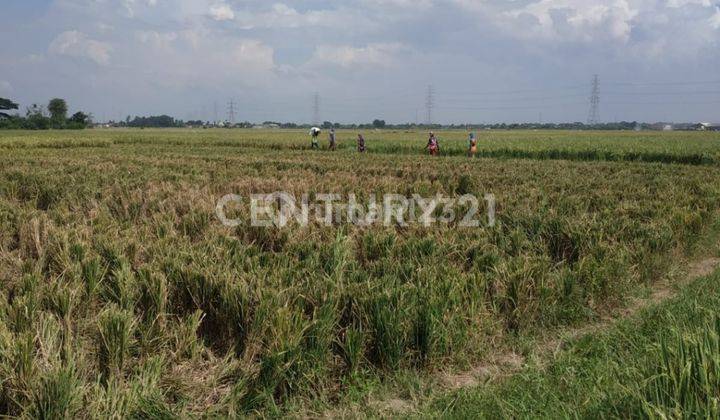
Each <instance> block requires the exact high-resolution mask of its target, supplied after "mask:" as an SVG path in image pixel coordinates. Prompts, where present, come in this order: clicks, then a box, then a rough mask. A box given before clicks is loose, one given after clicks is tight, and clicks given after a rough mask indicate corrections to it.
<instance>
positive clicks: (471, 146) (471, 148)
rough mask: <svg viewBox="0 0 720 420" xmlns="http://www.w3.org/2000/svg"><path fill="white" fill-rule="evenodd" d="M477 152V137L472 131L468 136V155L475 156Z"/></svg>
mask: <svg viewBox="0 0 720 420" xmlns="http://www.w3.org/2000/svg"><path fill="white" fill-rule="evenodd" d="M476 154H477V139H476V138H475V133H472V132H471V133H470V135H469V136H468V157H471V158H473V157H475V155H476Z"/></svg>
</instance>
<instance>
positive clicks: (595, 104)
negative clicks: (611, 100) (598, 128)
mask: <svg viewBox="0 0 720 420" xmlns="http://www.w3.org/2000/svg"><path fill="white" fill-rule="evenodd" d="M599 119H600V78H599V76H598V75H597V74H596V75H594V76H593V81H592V94H591V95H590V112H588V120H587V122H588V125H594V124H597V123H598V122H599Z"/></svg>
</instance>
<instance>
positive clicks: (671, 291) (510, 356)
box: [370, 257, 720, 415]
mask: <svg viewBox="0 0 720 420" xmlns="http://www.w3.org/2000/svg"><path fill="white" fill-rule="evenodd" d="M718 268H720V258H715V257H713V258H704V259H701V260H696V261H692V262H690V263H689V264H688V266H687V268H686V270H684V271H685V273H686V274H685V275H684V276H682V277H679V278H678V279H676V280H675V281H673V282H672V283H670V282H669V281H667V280H664V281H662V282H658V283H656V284H654V285H653V286H652V287H653V289H652V292H651V293H650V295H649V296H648V297H646V298H637V299H634V300H633V301H632V302H630V304H629V305H628V306H626V307H625V308H623V309H622V310H620V311H619V312H618V313H616V314H613V315H606V316H604V317H602V318H601V319H599V320H598V321H596V322H593V323H591V324H589V325H585V326H583V327H578V328H569V329H564V330H562V331H559V332H555V333H554V334H553V335H552V336H551V337H548V338H544V339H540V340H539V342H538V344H537V345H536V346H535V350H534V351H533V357H534V358H536V359H537V360H539V361H541V363H542V362H549V361H550V360H552V356H554V355H556V354H557V353H559V352H560V351H561V350H562V348H563V344H564V343H566V342H568V341H569V340H573V339H577V338H580V337H583V336H585V335H587V334H590V333H593V332H597V331H601V330H604V329H607V328H609V327H610V326H611V325H612V324H613V323H614V322H616V321H618V320H620V319H623V318H627V317H632V316H633V315H635V314H636V313H637V312H639V311H640V310H642V309H644V308H647V307H649V306H652V305H656V304H659V303H661V302H663V301H665V300H668V299H670V298H672V297H674V296H675V295H676V294H677V288H678V286H683V285H686V284H689V283H690V282H692V281H693V280H695V279H698V278H701V277H705V276H708V275H710V274H712V273H713V272H714V271H715V270H716V269H718ZM525 364H526V359H525V357H523V356H522V355H519V354H517V353H516V352H514V351H507V352H505V353H499V354H496V355H494V356H492V357H491V358H488V359H486V360H485V361H483V362H482V363H481V364H478V365H476V366H475V367H473V368H472V369H470V370H468V371H464V372H457V373H439V374H437V375H435V376H434V377H433V378H432V381H433V383H437V385H436V386H439V387H440V392H450V391H454V390H458V389H462V388H473V387H476V386H479V385H481V384H483V383H487V382H489V381H492V382H497V381H498V380H502V379H503V378H506V377H508V376H511V375H513V374H515V373H518V372H519V371H520V370H522V368H523V367H524V366H525ZM370 405H371V406H372V407H374V408H375V409H376V410H378V411H379V412H380V413H381V414H387V415H400V414H408V413H412V412H413V411H415V409H416V408H417V403H416V402H415V401H410V400H406V399H401V398H391V399H387V400H376V401H371V402H370Z"/></svg>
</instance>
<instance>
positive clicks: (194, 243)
mask: <svg viewBox="0 0 720 420" xmlns="http://www.w3.org/2000/svg"><path fill="white" fill-rule="evenodd" d="M338 134H339V136H338V139H339V150H338V151H336V152H329V151H326V150H321V151H311V150H309V149H310V139H309V136H308V135H307V133H305V132H304V131H265V130H87V131H83V132H52V131H51V132H47V133H35V132H5V133H0V168H1V169H0V284H1V286H0V414H6V415H9V416H29V417H44V418H59V417H93V418H95V417H98V418H106V417H112V416H116V417H142V418H147V417H152V418H155V417H163V418H175V417H194V416H221V417H225V416H243V415H260V416H276V415H283V414H292V413H293V412H294V410H298V409H301V410H304V411H305V412H310V413H319V412H322V411H323V410H326V409H331V408H332V407H334V406H335V405H337V404H338V402H339V401H345V400H347V399H348V398H350V399H352V398H354V397H353V395H360V396H359V397H357V398H358V399H360V400H362V399H363V398H364V397H362V395H363V392H364V391H363V390H364V389H366V388H368V387H372V386H373V385H372V384H374V383H377V382H383V381H391V380H392V378H394V377H396V376H397V375H399V374H401V373H403V372H415V373H417V374H418V375H431V374H432V373H433V372H436V371H439V370H442V369H445V368H448V367H453V366H463V365H467V364H471V363H473V362H474V361H477V360H481V359H482V358H483V357H485V356H487V355H488V354H489V353H491V352H492V351H493V350H494V349H496V348H497V347H498V346H503V345H506V344H507V343H508V342H510V341H512V340H517V339H518V337H524V336H530V335H533V334H538V333H542V332H543V331H551V330H553V329H556V328H559V327H562V326H568V325H582V324H583V323H587V322H589V321H591V320H594V319H597V318H599V317H600V316H602V314H604V313H606V312H607V311H609V310H612V309H613V308H618V307H622V306H623V305H624V304H625V303H626V299H627V297H628V296H629V295H631V294H632V293H634V292H636V291H637V290H640V289H642V288H643V287H646V286H647V285H649V284H652V283H653V282H654V281H655V280H656V279H657V278H658V277H659V276H661V275H662V274H663V273H665V272H667V271H668V270H671V269H673V268H676V266H677V265H678V264H680V263H681V261H682V256H684V255H685V253H686V251H687V250H688V249H689V248H690V247H691V246H692V245H693V244H695V243H696V242H697V241H699V240H700V239H701V238H702V237H704V236H705V235H706V234H707V233H708V231H709V230H710V228H711V226H712V225H713V224H714V222H715V221H716V220H717V216H718V213H719V212H720V133H695V132H684V133H681V132H670V133H648V132H639V133H638V132H544V131H539V132H522V131H517V132H515V131H507V132H494V131H487V132H480V133H479V153H478V158H476V159H469V158H467V157H465V147H466V146H465V144H466V143H465V138H466V133H465V132H461V131H451V132H439V133H438V134H439V138H440V145H441V156H440V157H436V158H432V157H429V156H425V155H424V154H423V152H422V148H423V147H424V146H425V142H426V140H427V139H426V133H423V132H390V131H377V132H368V133H365V138H366V141H367V146H368V149H369V153H367V154H358V153H356V152H355V143H354V139H355V136H356V135H357V133H356V132H351V131H341V132H339V133H338ZM321 140H322V141H321V144H322V145H323V146H324V147H327V141H326V139H325V138H324V135H323V138H322V139H321ZM274 191H287V192H290V193H293V194H297V195H301V194H308V195H310V196H317V195H318V194H324V193H338V194H349V193H354V194H357V195H358V196H359V197H361V200H367V199H368V197H370V196H372V195H377V194H383V193H395V194H402V195H406V196H410V195H412V194H419V195H422V196H427V197H429V196H433V195H435V194H443V195H446V196H453V197H455V196H460V195H464V194H474V195H477V196H480V197H482V196H483V195H485V194H493V195H494V196H495V198H496V201H497V205H496V209H495V210H496V215H497V224H496V225H494V226H492V227H490V226H482V227H480V228H459V227H458V226H457V225H455V224H453V223H449V224H438V225H433V226H431V227H424V226H409V227H400V226H390V227H386V226H371V227H361V226H353V225H348V224H343V223H337V224H334V225H332V226H321V225H316V224H311V225H309V226H307V227H304V228H300V227H296V226H289V227H287V228H284V229H272V228H271V229H265V228H253V227H250V226H248V223H244V224H242V225H240V226H238V227H226V226H224V225H223V224H221V223H219V221H218V220H217V218H216V215H215V209H216V203H217V201H218V199H220V198H221V197H223V196H224V195H226V194H238V195H240V196H243V197H248V196H250V195H251V194H253V193H267V192H274ZM481 204H482V203H481ZM485 210H486V209H485V208H483V209H482V211H485ZM239 217H240V218H242V219H243V220H245V221H247V217H248V215H247V214H239ZM713 337H714V338H713V340H715V341H712V343H714V344H712V345H714V346H716V340H717V336H716V335H715V336H713ZM682 345H685V344H682ZM689 345H690V344H688V346H689ZM713 348H714V347H713ZM704 351H705V350H704ZM657 369H658V370H659V371H662V369H666V370H671V371H672V372H677V371H678V367H677V366H674V365H669V364H668V365H667V366H666V367H663V366H659V367H657ZM714 374H715V373H713V375H714ZM673 375H675V373H673ZM668 381H670V382H673V383H672V386H677V385H676V383H675V381H676V380H675V377H674V376H672V377H670V378H669V379H668ZM655 386H657V387H660V386H664V382H661V381H658V382H657V384H653V387H655ZM651 390H652V392H655V394H653V395H654V396H656V398H655V399H654V400H653V403H652V404H660V403H661V402H662V398H664V397H663V395H664V394H662V393H661V392H660V391H655V388H651ZM648 392H650V391H648ZM706 403H707V402H706V400H702V401H701V402H698V403H697V404H698V405H699V404H706ZM693 404H695V403H693Z"/></svg>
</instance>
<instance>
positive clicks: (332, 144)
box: [328, 128, 337, 151]
mask: <svg viewBox="0 0 720 420" xmlns="http://www.w3.org/2000/svg"><path fill="white" fill-rule="evenodd" d="M328 137H329V138H330V150H332V151H335V149H336V148H337V142H336V141H335V129H334V128H331V129H330V134H328Z"/></svg>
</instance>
